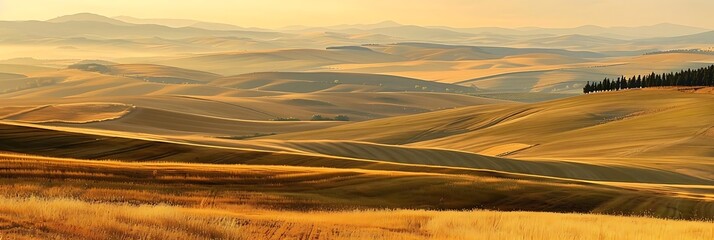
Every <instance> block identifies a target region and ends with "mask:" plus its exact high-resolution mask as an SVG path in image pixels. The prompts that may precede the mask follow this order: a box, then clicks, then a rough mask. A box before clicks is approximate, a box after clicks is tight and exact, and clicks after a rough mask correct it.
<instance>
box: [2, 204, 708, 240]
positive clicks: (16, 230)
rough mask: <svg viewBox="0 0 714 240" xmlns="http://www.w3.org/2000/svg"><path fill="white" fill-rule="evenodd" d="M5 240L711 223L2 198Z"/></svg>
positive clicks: (571, 234) (615, 230)
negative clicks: (303, 210)
mask: <svg viewBox="0 0 714 240" xmlns="http://www.w3.org/2000/svg"><path fill="white" fill-rule="evenodd" d="M0 236H5V237H7V238H8V239H25V238H53V239H79V238H81V239H424V238H430V239H597V240H600V239H648V240H655V239H712V238H714V223H712V222H691V221H676V220H663V219H653V218H642V217H618V216H602V215H583V214H555V213H532V212H492V211H461V212H459V211H443V212H440V211H420V210H369V211H340V212H292V211H270V210H260V209H250V208H243V209H236V210H232V211H225V210H220V209H211V208H202V209H197V208H186V207H177V206H169V205H129V204H123V203H120V204H108V203H91V202H85V201H81V200H76V199H67V198H55V199H45V198H35V197H29V198H7V197H0Z"/></svg>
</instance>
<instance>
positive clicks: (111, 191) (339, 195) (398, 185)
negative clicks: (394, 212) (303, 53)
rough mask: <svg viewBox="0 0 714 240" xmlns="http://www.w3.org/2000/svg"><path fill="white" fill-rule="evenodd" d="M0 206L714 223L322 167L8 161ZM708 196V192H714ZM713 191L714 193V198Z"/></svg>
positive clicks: (599, 195) (615, 202) (619, 197)
mask: <svg viewBox="0 0 714 240" xmlns="http://www.w3.org/2000/svg"><path fill="white" fill-rule="evenodd" d="M0 169H2V170H0V188H2V189H1V190H2V191H0V196H3V195H4V196H6V197H32V196H35V197H47V198H58V197H61V198H76V199H82V200H86V201H91V202H111V203H132V204H173V205H180V206H186V207H196V206H203V207H205V206H210V207H211V208H217V209H233V208H236V207H240V206H244V205H249V206H253V207H258V208H266V209H290V210H308V209H320V210H325V209H364V208H410V209H440V210H446V209H457V210H462V209H492V210H502V211H547V212H579V213H605V214H626V215H647V216H658V217H667V218H677V219H714V216H713V215H712V213H714V199H713V198H712V196H710V195H707V194H703V193H697V192H689V193H684V192H673V191H670V190H669V189H667V188H664V186H662V187H659V186H656V185H646V186H635V185H631V186H615V185H603V184H596V183H584V182H548V181H543V180H526V179H511V178H499V177H491V176H473V175H453V174H434V173H420V172H399V171H377V170H364V169H334V168H315V167H288V166H261V165H250V166H248V165H213V164H183V163H126V162H113V161H91V160H72V159H57V158H45V157H35V156H23V155H17V154H2V155H0ZM705 190H706V189H705ZM709 190H711V189H709Z"/></svg>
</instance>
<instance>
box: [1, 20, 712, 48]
mask: <svg viewBox="0 0 714 240" xmlns="http://www.w3.org/2000/svg"><path fill="white" fill-rule="evenodd" d="M137 39H141V40H137ZM137 41H138V42H137ZM39 42H42V43H45V44H51V45H53V44H54V45H57V47H62V48H67V49H69V48H74V47H77V45H82V44H87V43H91V44H94V45H112V46H115V47H116V46H119V45H132V44H133V45H143V46H147V48H152V49H157V47H150V46H161V47H160V48H158V49H161V48H167V49H168V48H171V49H181V48H185V49H192V50H194V51H210V50H214V51H223V50H234V51H235V50H260V49H274V48H322V49H324V48H326V47H334V46H348V45H351V46H355V45H362V44H387V43H397V42H424V43H439V44H452V45H470V46H504V47H524V48H529V47H535V48H561V49H569V50H579V51H596V52H611V53H613V52H616V53H617V54H621V53H624V54H633V53H634V54H639V53H642V52H651V51H659V50H669V49H678V48H683V47H687V48H700V47H701V48H706V47H711V46H712V45H714V31H709V30H707V29H702V28H696V27H689V26H683V25H676V24H667V23H663V24H657V25H652V26H642V27H600V26H592V25H588V26H581V27H576V28H538V27H527V28H515V29H509V28H499V27H479V28H453V27H444V26H416V25H404V24H400V23H397V22H394V21H384V22H378V23H374V24H343V25H335V26H327V27H309V26H289V27H285V28H279V29H262V28H250V27H241V26H236V25H231V24H225V23H214V22H202V21H196V20H189V19H142V18H135V17H129V16H119V17H114V18H111V17H106V16H102V15H97V14H92V13H79V14H73V15H67V16H61V17H57V18H53V19H49V20H47V21H0V44H2V43H5V44H31V43H34V44H37V43H39ZM167 45H168V46H167ZM200 49H203V50H200Z"/></svg>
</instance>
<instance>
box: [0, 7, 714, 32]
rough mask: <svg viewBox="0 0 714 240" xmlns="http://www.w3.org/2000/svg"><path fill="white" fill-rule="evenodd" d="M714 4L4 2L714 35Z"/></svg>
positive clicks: (269, 23)
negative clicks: (656, 27) (675, 28)
mask: <svg viewBox="0 0 714 240" xmlns="http://www.w3.org/2000/svg"><path fill="white" fill-rule="evenodd" d="M713 9H714V1H712V0H480V1H476V0H470V1H469V0H232V1H230V0H121V1H111V0H94V1H89V0H0V20H30V19H32V20H46V19H50V18H53V17H56V16H60V15H67V14H73V13H79V12H92V13H97V14H102V15H106V16H119V15H126V16H133V17H141V18H188V19H196V20H203V21H213V22H225V23H231V24H235V25H240V26H246V27H282V26H288V25H311V26H327V25H335V24H343V23H375V22H379V21H383V20H394V21H397V22H400V23H403V24H417V25H447V26H454V27H480V26H498V27H523V26H539V27H574V26H580V25H586V24H593V25H601V26H641V25H653V24H657V23H663V22H669V23H677V24H684V25H690V26H698V27H705V28H710V29H714V15H712V10H713Z"/></svg>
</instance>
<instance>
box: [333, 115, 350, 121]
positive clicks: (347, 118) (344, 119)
mask: <svg viewBox="0 0 714 240" xmlns="http://www.w3.org/2000/svg"><path fill="white" fill-rule="evenodd" d="M349 120H350V117H348V116H347V115H337V116H336V117H335V121H345V122H347V121H349Z"/></svg>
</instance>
